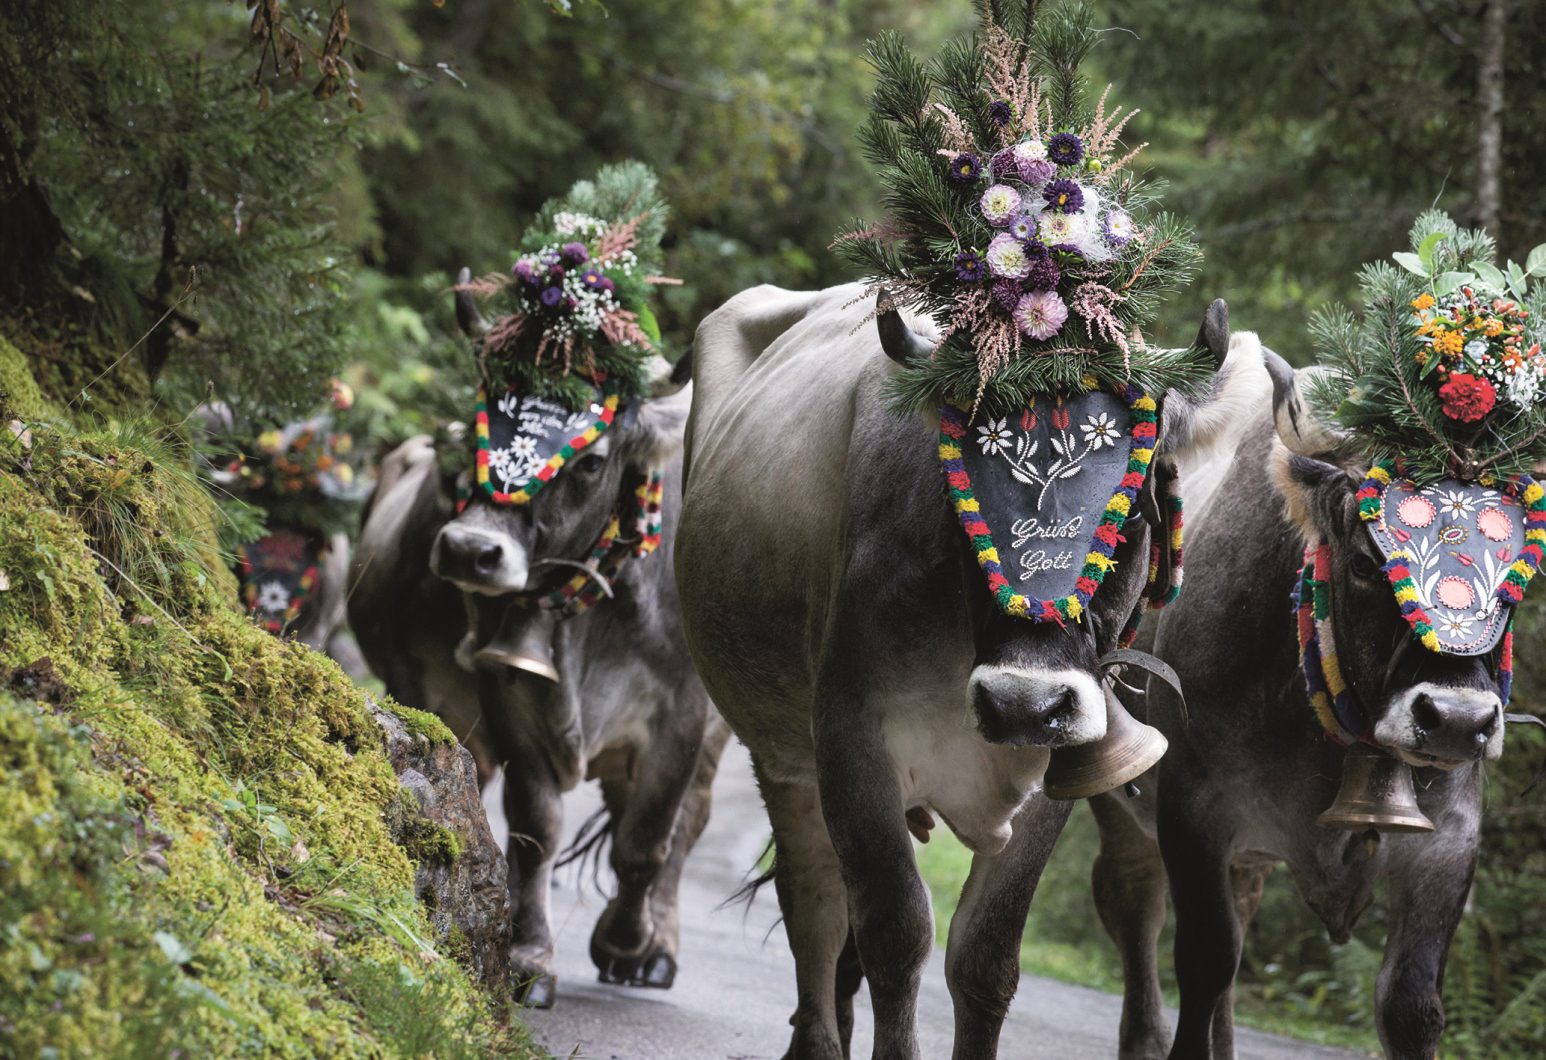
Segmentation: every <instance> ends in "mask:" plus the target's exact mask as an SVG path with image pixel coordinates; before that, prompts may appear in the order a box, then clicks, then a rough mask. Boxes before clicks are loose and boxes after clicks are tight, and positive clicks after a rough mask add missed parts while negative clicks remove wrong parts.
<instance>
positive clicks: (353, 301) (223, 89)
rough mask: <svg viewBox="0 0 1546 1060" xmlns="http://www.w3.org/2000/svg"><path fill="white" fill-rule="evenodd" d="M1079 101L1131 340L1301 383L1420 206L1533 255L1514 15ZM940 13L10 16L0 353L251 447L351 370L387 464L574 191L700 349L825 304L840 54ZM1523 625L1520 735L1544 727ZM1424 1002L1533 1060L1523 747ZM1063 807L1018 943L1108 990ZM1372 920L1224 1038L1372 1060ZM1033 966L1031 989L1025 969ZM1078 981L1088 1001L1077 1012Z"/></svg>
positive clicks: (779, 9)
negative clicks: (1440, 996)
mask: <svg viewBox="0 0 1546 1060" xmlns="http://www.w3.org/2000/svg"><path fill="white" fill-rule="evenodd" d="M1093 6H1094V7H1095V10H1096V13H1097V21H1098V23H1099V24H1102V25H1105V26H1107V27H1109V29H1107V30H1106V32H1105V34H1104V40H1103V43H1102V46H1101V47H1100V48H1099V49H1097V52H1096V54H1095V60H1094V61H1095V67H1096V68H1095V70H1094V71H1092V73H1093V75H1094V79H1095V80H1097V81H1099V80H1100V79H1105V80H1109V81H1111V82H1112V83H1113V84H1114V86H1115V87H1114V90H1113V98H1114V99H1116V100H1119V101H1121V102H1123V103H1126V104H1129V105H1134V106H1138V107H1141V108H1143V111H1144V113H1143V115H1141V116H1140V118H1139V119H1138V120H1137V121H1135V122H1134V124H1133V125H1132V126H1131V127H1130V130H1129V133H1128V139H1129V140H1130V141H1131V142H1139V141H1144V140H1147V141H1151V142H1152V144H1153V146H1152V147H1150V148H1149V149H1148V151H1146V152H1145V154H1144V155H1143V156H1141V159H1140V168H1142V167H1147V169H1148V170H1149V172H1150V174H1151V175H1153V176H1158V177H1162V178H1164V179H1166V180H1168V181H1169V182H1170V185H1171V187H1170V192H1169V197H1168V204H1169V206H1170V207H1171V208H1172V209H1175V210H1177V211H1179V212H1181V213H1183V214H1186V215H1188V216H1190V217H1191V218H1193V219H1194V220H1195V222H1196V224H1197V227H1198V233H1199V238H1200V241H1201V242H1202V244H1203V246H1204V247H1205V248H1206V252H1207V263H1206V266H1205V268H1204V270H1203V272H1202V274H1201V275H1200V276H1199V278H1198V280H1197V282H1196V283H1195V285H1194V286H1193V288H1192V290H1191V292H1190V293H1189V295H1187V296H1185V297H1182V298H1180V299H1178V300H1177V301H1176V302H1175V303H1174V304H1173V306H1172V308H1171V315H1170V317H1169V318H1168V319H1167V320H1166V321H1165V326H1164V327H1163V328H1161V329H1160V331H1159V334H1157V335H1156V336H1154V337H1155V338H1157V339H1158V340H1159V341H1162V342H1168V343H1176V344H1179V343H1181V342H1183V341H1186V340H1187V339H1189V338H1190V336H1191V335H1192V334H1193V333H1194V332H1195V329H1196V327H1197V321H1198V319H1199V318H1200V314H1201V312H1202V309H1203V307H1204V306H1205V305H1206V304H1207V303H1208V301H1209V300H1210V299H1212V298H1213V297H1215V296H1223V297H1225V298H1227V299H1228V300H1229V303H1230V307H1231V316H1232V320H1233V323H1234V325H1235V326H1236V327H1237V328H1251V329H1255V330H1258V331H1260V332H1261V333H1262V335H1263V337H1264V339H1265V340H1266V341H1267V342H1268V343H1269V344H1271V345H1272V346H1274V347H1275V348H1276V349H1278V350H1279V351H1281V352H1283V353H1284V354H1285V355H1287V356H1289V357H1290V358H1291V359H1294V360H1297V361H1299V362H1301V363H1303V362H1304V361H1305V360H1306V359H1307V357H1308V356H1309V342H1308V333H1307V331H1306V321H1307V317H1308V314H1309V313H1310V311H1311V310H1313V309H1314V308H1315V307H1317V306H1319V305H1321V304H1323V303H1325V302H1327V301H1328V300H1334V299H1339V298H1345V297H1348V296H1349V295H1350V294H1351V292H1352V290H1353V288H1354V282H1353V277H1354V271H1355V269H1356V267H1357V266H1358V265H1359V264H1360V263H1362V262H1364V261H1368V260H1371V259H1375V258H1383V257H1386V256H1387V255H1388V254H1389V253H1390V252H1392V251H1393V250H1396V249H1399V248H1401V247H1403V246H1404V242H1405V233H1406V231H1407V229H1408V227H1409V225H1410V223H1411V220H1412V219H1413V217H1414V216H1415V215H1416V214H1417V213H1418V212H1419V211H1421V210H1422V209H1425V208H1427V207H1429V206H1430V205H1438V206H1440V207H1443V208H1445V209H1447V210H1450V211H1451V212H1452V213H1454V214H1455V215H1456V216H1457V218H1459V219H1461V220H1462V221H1464V222H1466V223H1470V224H1479V225H1483V226H1485V227H1487V228H1488V229H1490V230H1491V231H1493V232H1494V233H1495V234H1496V236H1497V238H1498V240H1499V243H1500V246H1501V250H1502V252H1503V254H1504V255H1505V256H1508V255H1511V256H1513V257H1516V258H1519V257H1521V256H1522V254H1523V252H1524V251H1525V250H1526V249H1528V248H1530V247H1533V246H1535V245H1536V244H1539V243H1542V242H1546V189H1543V186H1542V177H1541V174H1542V173H1543V172H1546V66H1543V65H1542V63H1541V61H1540V57H1541V56H1542V54H1546V4H1541V3H1537V2H1530V0H1360V2H1358V3H1349V2H1347V0H1299V2H1296V3H1287V2H1283V0H1206V2H1205V0H1096V2H1095V3H1094V5H1093ZM972 18H973V15H972V12H971V10H970V7H969V5H968V4H966V3H965V2H964V0H950V2H938V3H926V4H920V3H915V2H903V0H651V2H649V3H642V2H620V0H614V2H612V3H609V4H607V5H605V6H603V5H602V4H600V3H594V2H591V3H576V4H575V5H574V6H573V7H572V8H571V7H570V6H569V4H568V3H562V2H561V3H557V4H554V5H551V6H550V5H546V4H543V3H541V2H539V0H524V2H517V0H355V2H354V3H352V4H349V5H347V6H345V5H344V4H342V3H340V4H339V5H338V6H336V7H330V6H327V5H322V6H307V5H305V4H301V3H294V2H288V0H253V2H249V3H242V2H232V0H177V2H173V0H137V2H134V3H128V2H113V0H7V3H6V4H5V5H4V10H3V13H0V357H3V356H14V355H19V356H21V357H24V358H25V359H26V361H27V363H28V366H29V367H30V369H31V374H32V375H33V376H34V377H35V378H36V379H37V381H38V383H39V385H40V386H41V387H42V388H43V391H44V392H45V393H46V394H47V395H48V397H49V398H51V399H52V400H53V401H55V402H57V403H59V404H60V405H63V406H65V407H67V408H69V409H70V410H71V412H72V413H73V414H76V415H93V414H101V415H108V414H122V413H126V412H132V413H135V414H149V415H155V416H160V417H164V418H165V419H167V420H180V419H182V418H184V417H186V416H187V414H188V413H189V412H190V411H191V410H192V409H193V407H194V406H195V405H197V404H198V403H199V402H200V401H202V400H205V399H206V398H208V397H211V396H213V397H216V398H219V399H221V400H224V401H226V402H228V403H230V404H231V405H232V406H233V407H234V408H235V409H236V411H237V413H238V415H239V416H240V417H241V418H242V419H243V420H244V421H245V422H247V423H249V424H253V425H261V424H264V423H269V422H277V421H279V420H282V419H286V418H290V417H293V416H294V415H295V414H297V413H299V412H303V411H306V410H308V409H310V408H311V407H313V406H314V405H315V404H316V403H317V401H318V400H319V399H320V398H321V396H322V395H323V393H324V391H325V387H326V385H327V382H328V380H330V379H331V378H333V377H334V376H336V375H340V374H342V375H343V376H344V377H345V378H346V379H348V380H349V381H350V382H351V383H353V385H354V388H355V391H356V393H357V394H358V396H359V406H358V409H357V413H356V414H357V416H358V417H359V418H360V422H361V423H362V424H363V426H362V430H363V431H364V432H365V433H366V434H367V435H368V438H369V442H370V444H372V445H373V446H375V447H376V448H377V450H378V451H384V450H385V448H386V447H388V446H390V445H392V444H394V443H395V442H396V441H398V440H401V439H402V438H403V437H406V436H407V435H409V434H412V433H417V432H418V431H421V430H424V429H426V428H432V427H433V426H434V425H436V424H437V423H440V422H443V421H445V420H447V419H457V418H464V417H465V416H466V415H467V412H468V410H469V409H470V393H471V387H472V377H471V359H470V357H471V355H470V353H469V352H468V349H467V348H466V346H465V345H464V344H463V343H462V342H460V341H459V340H458V338H457V337H456V335H455V334H454V325H453V322H452V320H451V314H450V296H449V293H448V290H447V286H448V283H449V281H450V277H451V276H452V274H453V273H454V271H455V270H456V269H457V268H458V267H460V266H462V265H468V266H470V267H471V268H472V269H473V271H474V272H483V271H488V270H493V269H502V268H505V267H507V266H508V264H509V260H510V250H511V247H512V246H513V245H514V244H515V242H516V240H517V238H518V235H519V233H520V231H521V229H522V228H523V226H524V225H525V224H526V223H527V221H528V220H529V218H530V217H531V216H532V214H533V213H534V211H535V210H536V209H537V207H538V206H539V205H540V204H541V202H542V201H543V200H544V199H545V198H547V197H549V196H551V195H554V194H556V193H559V192H561V191H563V190H564V189H566V188H567V187H568V186H569V184H570V183H571V182H572V181H573V180H575V179H576V178H577V177H580V176H583V175H586V174H588V173H589V172H590V171H592V170H593V169H594V168H595V167H596V166H598V165H599V164H601V163H604V162H608V161H614V160H618V159H622V158H627V157H636V158H640V159H642V160H644V161H646V162H648V163H650V164H651V165H653V166H654V167H656V168H657V169H658V170H659V172H660V173H661V175H662V188H663V191H664V192H665V194H666V196H667V197H668V198H669V200H670V201H671V202H672V204H673V209H674V215H673V220H672V226H671V234H670V237H669V239H668V243H667V252H668V261H669V264H670V271H671V272H672V273H673V274H674V275H677V276H680V277H682V278H683V279H684V280H685V283H684V284H683V285H682V286H681V287H679V288H673V289H669V290H667V291H665V292H664V302H665V304H664V306H663V310H664V311H663V312H662V313H661V314H660V317H661V322H662V324H663V326H664V328H665V330H666V332H667V335H668V338H670V339H671V340H673V341H674V344H675V345H676V347H677V348H680V347H681V346H682V345H683V344H685V342H686V341H687V340H688V339H689V338H690V336H691V333H692V330H693V328H694V326H695V324H696V322H697V320H698V319H699V318H700V317H701V316H702V315H703V314H704V313H705V312H706V311H708V310H709V309H711V308H712V307H714V306H715V305H717V304H718V303H719V302H720V301H722V300H723V299H724V298H726V297H728V296H729V295H731V294H733V293H734V292H736V291H738V290H740V289H742V288H744V287H746V286H748V285H751V284H755V283H761V282H772V283H777V284H781V285H784V286H790V287H811V286H821V285H826V284H830V283H836V282H840V281H843V280H846V279H851V278H852V277H850V276H848V275H847V274H846V273H845V271H844V268H843V266H842V265H841V263H840V262H839V261H838V259H837V258H836V257H835V256H834V255H833V254H831V253H829V251H828V249H827V247H828V244H829V242H830V240H831V237H832V234H833V233H834V232H835V231H836V230H837V229H838V227H839V226H840V225H841V224H843V223H844V222H845V221H847V220H849V219H850V218H851V217H853V216H855V215H865V214H873V213H874V212H875V211H874V202H873V197H874V195H875V194H876V186H875V184H874V181H873V179H872V177H871V175H870V173H869V172H868V170H867V168H866V165H865V163H864V161H863V159H862V158H861V156H860V153H859V151H858V149H857V147H856V144H855V141H854V131H855V129H856V128H857V126H858V124H859V121H860V119H861V117H862V115H863V112H864V106H865V96H866V92H867V89H868V84H869V71H868V68H867V66H866V64H865V62H864V59H863V43H864V41H865V40H866V39H867V38H868V37H871V36H873V35H874V34H876V33H877V32H878V31H880V30H881V29H884V28H895V29H898V30H899V31H900V32H902V33H903V35H904V36H905V37H907V38H908V40H909V42H910V43H911V44H912V45H913V46H914V48H915V49H917V50H918V51H920V52H923V53H928V52H931V51H932V50H933V49H934V47H935V46H936V45H937V44H938V42H940V41H941V40H943V39H944V38H945V37H946V36H948V35H950V34H953V33H957V32H960V31H963V30H966V29H969V28H970V25H971V21H972ZM1540 610H1541V609H1540V607H1539V602H1538V601H1536V606H1535V608H1534V610H1533V611H1532V612H1531V613H1530V614H1529V615H1527V616H1526V617H1525V624H1526V626H1528V628H1527V629H1525V630H1524V631H1523V633H1522V635H1521V637H1520V638H1519V644H1520V656H1521V669H1522V671H1523V673H1522V674H1521V678H1520V680H1519V681H1518V683H1517V686H1516V687H1517V688H1518V689H1519V695H1518V697H1517V699H1516V704H1518V706H1516V709H1530V710H1536V711H1539V710H1540V708H1541V704H1542V703H1543V702H1546V665H1543V664H1542V662H1541V660H1540V657H1539V652H1540V650H1541V647H1542V644H1543V641H1542V632H1543V631H1542V624H1541V621H1540ZM1512 740H1513V745H1512V747H1511V750H1510V753H1509V754H1508V755H1507V756H1506V757H1505V760H1504V762H1503V763H1502V765H1501V767H1500V768H1498V769H1496V770H1493V771H1492V777H1491V779H1490V782H1489V792H1488V802H1489V805H1488V817H1487V822H1488V823H1487V832H1488V834H1487V842H1486V851H1485V855H1484V864H1483V867H1482V870H1481V873H1480V875H1479V879H1478V884H1477V889H1476V894H1475V898H1474V902H1473V908H1472V910H1471V914H1470V916H1469V917H1468V918H1467V920H1466V922H1465V925H1464V926H1463V928H1462V931H1461V933H1460V935H1459V937H1458V939H1457V942H1456V948H1455V952H1454V957H1453V961H1452V965H1451V973H1450V980H1449V984H1448V988H1447V991H1446V993H1447V996H1448V1003H1449V1006H1450V1019H1451V1026H1452V1030H1451V1033H1450V1034H1449V1036H1448V1038H1447V1039H1446V1051H1447V1052H1449V1053H1452V1054H1453V1055H1466V1056H1504V1055H1528V1054H1531V1053H1532V1052H1538V1051H1539V1050H1540V1049H1541V1048H1543V1047H1546V1003H1543V994H1546V912H1543V910H1546V883H1543V882H1542V881H1543V880H1546V801H1543V799H1546V796H1543V795H1542V794H1540V793H1536V794H1534V795H1531V796H1522V795H1521V794H1520V789H1521V788H1522V786H1523V785H1524V783H1525V782H1526V781H1527V780H1528V777H1529V774H1530V773H1531V771H1532V770H1533V768H1534V766H1535V763H1536V761H1537V760H1538V759H1539V758H1540V756H1541V755H1542V753H1546V749H1543V747H1542V746H1541V741H1540V740H1539V739H1538V738H1536V737H1533V736H1531V735H1523V736H1516V737H1513V738H1512ZM1091 831H1092V830H1091V826H1090V823H1089V821H1088V817H1087V815H1085V814H1084V813H1083V812H1082V811H1081V813H1080V815H1079V816H1077V817H1076V819H1075V822H1074V824H1073V825H1072V826H1071V830H1070V834H1069V836H1068V837H1066V839H1065V841H1064V847H1063V849H1062V850H1061V851H1060V854H1059V858H1060V860H1059V862H1058V865H1059V866H1063V867H1062V868H1060V869H1057V870H1056V871H1054V872H1052V873H1051V874H1050V876H1049V880H1048V883H1047V887H1046V891H1045V893H1044V894H1043V895H1042V896H1041V897H1040V898H1039V899H1038V905H1037V912H1036V913H1035V914H1034V915H1033V929H1032V935H1031V936H1030V939H1029V942H1028V946H1027V954H1028V960H1029V962H1030V963H1031V964H1032V965H1033V966H1036V957H1035V951H1036V942H1037V938H1038V933H1039V935H1040V937H1041V938H1044V939H1046V941H1047V942H1048V943H1049V944H1054V945H1066V946H1072V947H1077V948H1078V949H1080V950H1081V952H1084V953H1086V954H1090V955H1093V956H1090V957H1089V958H1088V960H1087V961H1086V962H1085V963H1084V964H1083V965H1082V966H1081V967H1079V968H1077V969H1074V968H1069V967H1063V968H1062V970H1063V971H1064V972H1066V973H1067V974H1077V975H1081V976H1085V977H1087V978H1094V979H1097V980H1099V981H1103V982H1109V981H1111V975H1112V970H1113V968H1114V963H1113V962H1114V960H1115V957H1114V952H1113V951H1112V950H1111V947H1110V945H1109V943H1107V942H1106V940H1105V939H1104V936H1103V935H1102V934H1101V932H1100V929H1099V925H1098V921H1096V919H1095V918H1094V915H1093V912H1092V911H1091V909H1090V908H1089V905H1088V899H1087V897H1086V896H1085V895H1084V884H1083V880H1084V879H1085V873H1087V870H1088V858H1089V856H1090V853H1091V851H1090V841H1091V840H1090V837H1091ZM1379 935H1380V924H1379V916H1378V914H1377V913H1374V914H1371V916H1370V917H1369V918H1368V920H1367V921H1366V923H1365V925H1364V930H1363V931H1362V932H1361V933H1360V935H1359V937H1358V938H1357V939H1355V940H1354V941H1353V942H1351V943H1349V944H1348V945H1346V946H1343V947H1340V948H1335V949H1334V948H1332V947H1330V946H1329V944H1328V943H1326V942H1325V940H1324V933H1323V932H1321V931H1320V930H1319V928H1318V926H1317V925H1316V924H1315V923H1314V922H1313V921H1312V920H1311V919H1310V916H1309V914H1308V913H1307V912H1306V911H1304V910H1303V908H1302V907H1301V906H1300V905H1299V904H1298V903H1297V900H1295V899H1294V897H1293V896H1292V893H1291V891H1290V889H1289V887H1288V885H1287V884H1286V882H1284V881H1283V880H1281V879H1278V880H1275V881H1274V883H1273V885H1272V888H1271V889H1270V890H1269V893H1268V897H1267V901H1266V903H1265V904H1264V907H1263V911H1262V915H1261V917H1260V918H1259V920H1258V922H1257V925H1256V926H1255V927H1254V928H1253V931H1252V935H1251V939H1250V944H1249V947H1248V952H1247V967H1246V971H1245V977H1246V981H1247V984H1248V985H1247V988H1246V989H1245V991H1244V992H1245V994H1246V995H1247V996H1246V998H1245V1000H1244V1002H1243V1004H1244V1006H1245V1008H1246V1010H1247V1012H1248V1013H1257V1014H1260V1015H1262V1017H1263V1018H1273V1019H1276V1018H1279V1017H1282V1016H1283V1015H1284V1014H1285V1013H1286V1014H1289V1015H1290V1016H1293V1017H1295V1018H1300V1019H1301V1020H1302V1022H1303V1023H1304V1025H1306V1026H1318V1027H1323V1028H1324V1027H1337V1028H1343V1029H1345V1031H1346V1032H1347V1034H1349V1035H1351V1036H1352V1038H1353V1040H1356V1041H1364V1042H1367V1041H1370V1040H1371V1035H1370V1031H1369V1028H1370V1026H1371V1016H1370V1011H1369V1005H1370V997H1371V995H1372V989H1373V974H1374V968H1375V965H1376V962H1377V953H1378V940H1379ZM1049 967H1050V970H1053V971H1058V970H1059V967H1057V966H1049ZM1103 977H1104V978H1103Z"/></svg>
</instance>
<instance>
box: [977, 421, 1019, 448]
mask: <svg viewBox="0 0 1546 1060" xmlns="http://www.w3.org/2000/svg"><path fill="white" fill-rule="evenodd" d="M1014 440H1015V436H1014V432H1012V431H1011V430H1010V429H1009V421H1008V420H1007V419H1003V420H995V419H990V420H988V422H987V424H986V425H985V426H982V427H978V428H977V444H978V445H980V446H982V455H983V456H997V455H998V454H999V453H1002V452H1005V451H1006V450H1008V448H1009V446H1010V444H1011V443H1013V442H1014Z"/></svg>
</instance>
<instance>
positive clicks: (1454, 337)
mask: <svg viewBox="0 0 1546 1060" xmlns="http://www.w3.org/2000/svg"><path fill="white" fill-rule="evenodd" d="M1464 345H1465V343H1464V342H1462V341H1461V338H1460V332H1458V331H1445V332H1441V333H1439V334H1438V335H1435V336H1434V337H1433V348H1434V349H1435V350H1437V351H1438V352H1439V353H1440V354H1442V355H1443V356H1446V357H1458V356H1460V349H1461V347H1462V346H1464Z"/></svg>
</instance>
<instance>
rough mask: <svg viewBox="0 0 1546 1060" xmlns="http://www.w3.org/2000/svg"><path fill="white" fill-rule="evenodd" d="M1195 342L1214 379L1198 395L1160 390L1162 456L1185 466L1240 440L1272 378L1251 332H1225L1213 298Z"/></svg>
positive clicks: (1224, 311) (1225, 315) (1225, 317)
mask: <svg viewBox="0 0 1546 1060" xmlns="http://www.w3.org/2000/svg"><path fill="white" fill-rule="evenodd" d="M1197 346H1199V347H1200V348H1203V349H1206V350H1207V351H1208V352H1209V353H1210V354H1211V355H1212V356H1213V358H1214V362H1215V363H1216V364H1217V365H1218V371H1217V372H1216V373H1215V374H1214V377H1213V383H1212V385H1210V386H1209V387H1208V389H1207V390H1206V391H1205V392H1204V393H1203V394H1201V395H1200V396H1198V397H1195V398H1193V397H1188V396H1186V395H1184V394H1179V393H1170V394H1167V395H1165V406H1164V416H1163V421H1164V428H1165V433H1164V437H1163V438H1162V439H1161V440H1160V448H1161V451H1162V453H1163V455H1164V456H1165V457H1166V458H1167V459H1170V460H1173V461H1176V462H1178V463H1180V464H1181V465H1182V466H1183V467H1184V466H1186V464H1187V463H1188V461H1189V460H1191V459H1192V458H1196V457H1200V456H1205V455H1206V454H1208V453H1209V452H1210V451H1212V450H1213V449H1214V448H1216V447H1218V446H1220V445H1223V444H1226V443H1230V442H1236V441H1238V440H1239V438H1240V436H1241V433H1242V428H1243V427H1244V426H1245V425H1246V424H1247V423H1249V422H1250V421H1251V419H1252V418H1253V417H1254V416H1255V415H1256V413H1257V412H1258V411H1259V410H1261V409H1264V408H1266V407H1267V402H1268V400H1269V397H1270V395H1271V393H1272V380H1271V379H1270V378H1269V377H1268V375H1267V369H1266V367H1265V366H1264V365H1263V363H1262V344H1261V340H1260V339H1258V338H1257V337H1256V334H1255V332H1251V331H1237V332H1235V333H1234V334H1230V333H1229V310H1228V307H1227V306H1226V305H1225V304H1224V300H1223V299H1222V298H1221V299H1217V300H1215V301H1214V303H1213V304H1212V305H1211V306H1209V307H1208V311H1207V313H1206V314H1204V316H1203V324H1202V329H1201V330H1200V331H1199V332H1198V335H1197Z"/></svg>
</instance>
